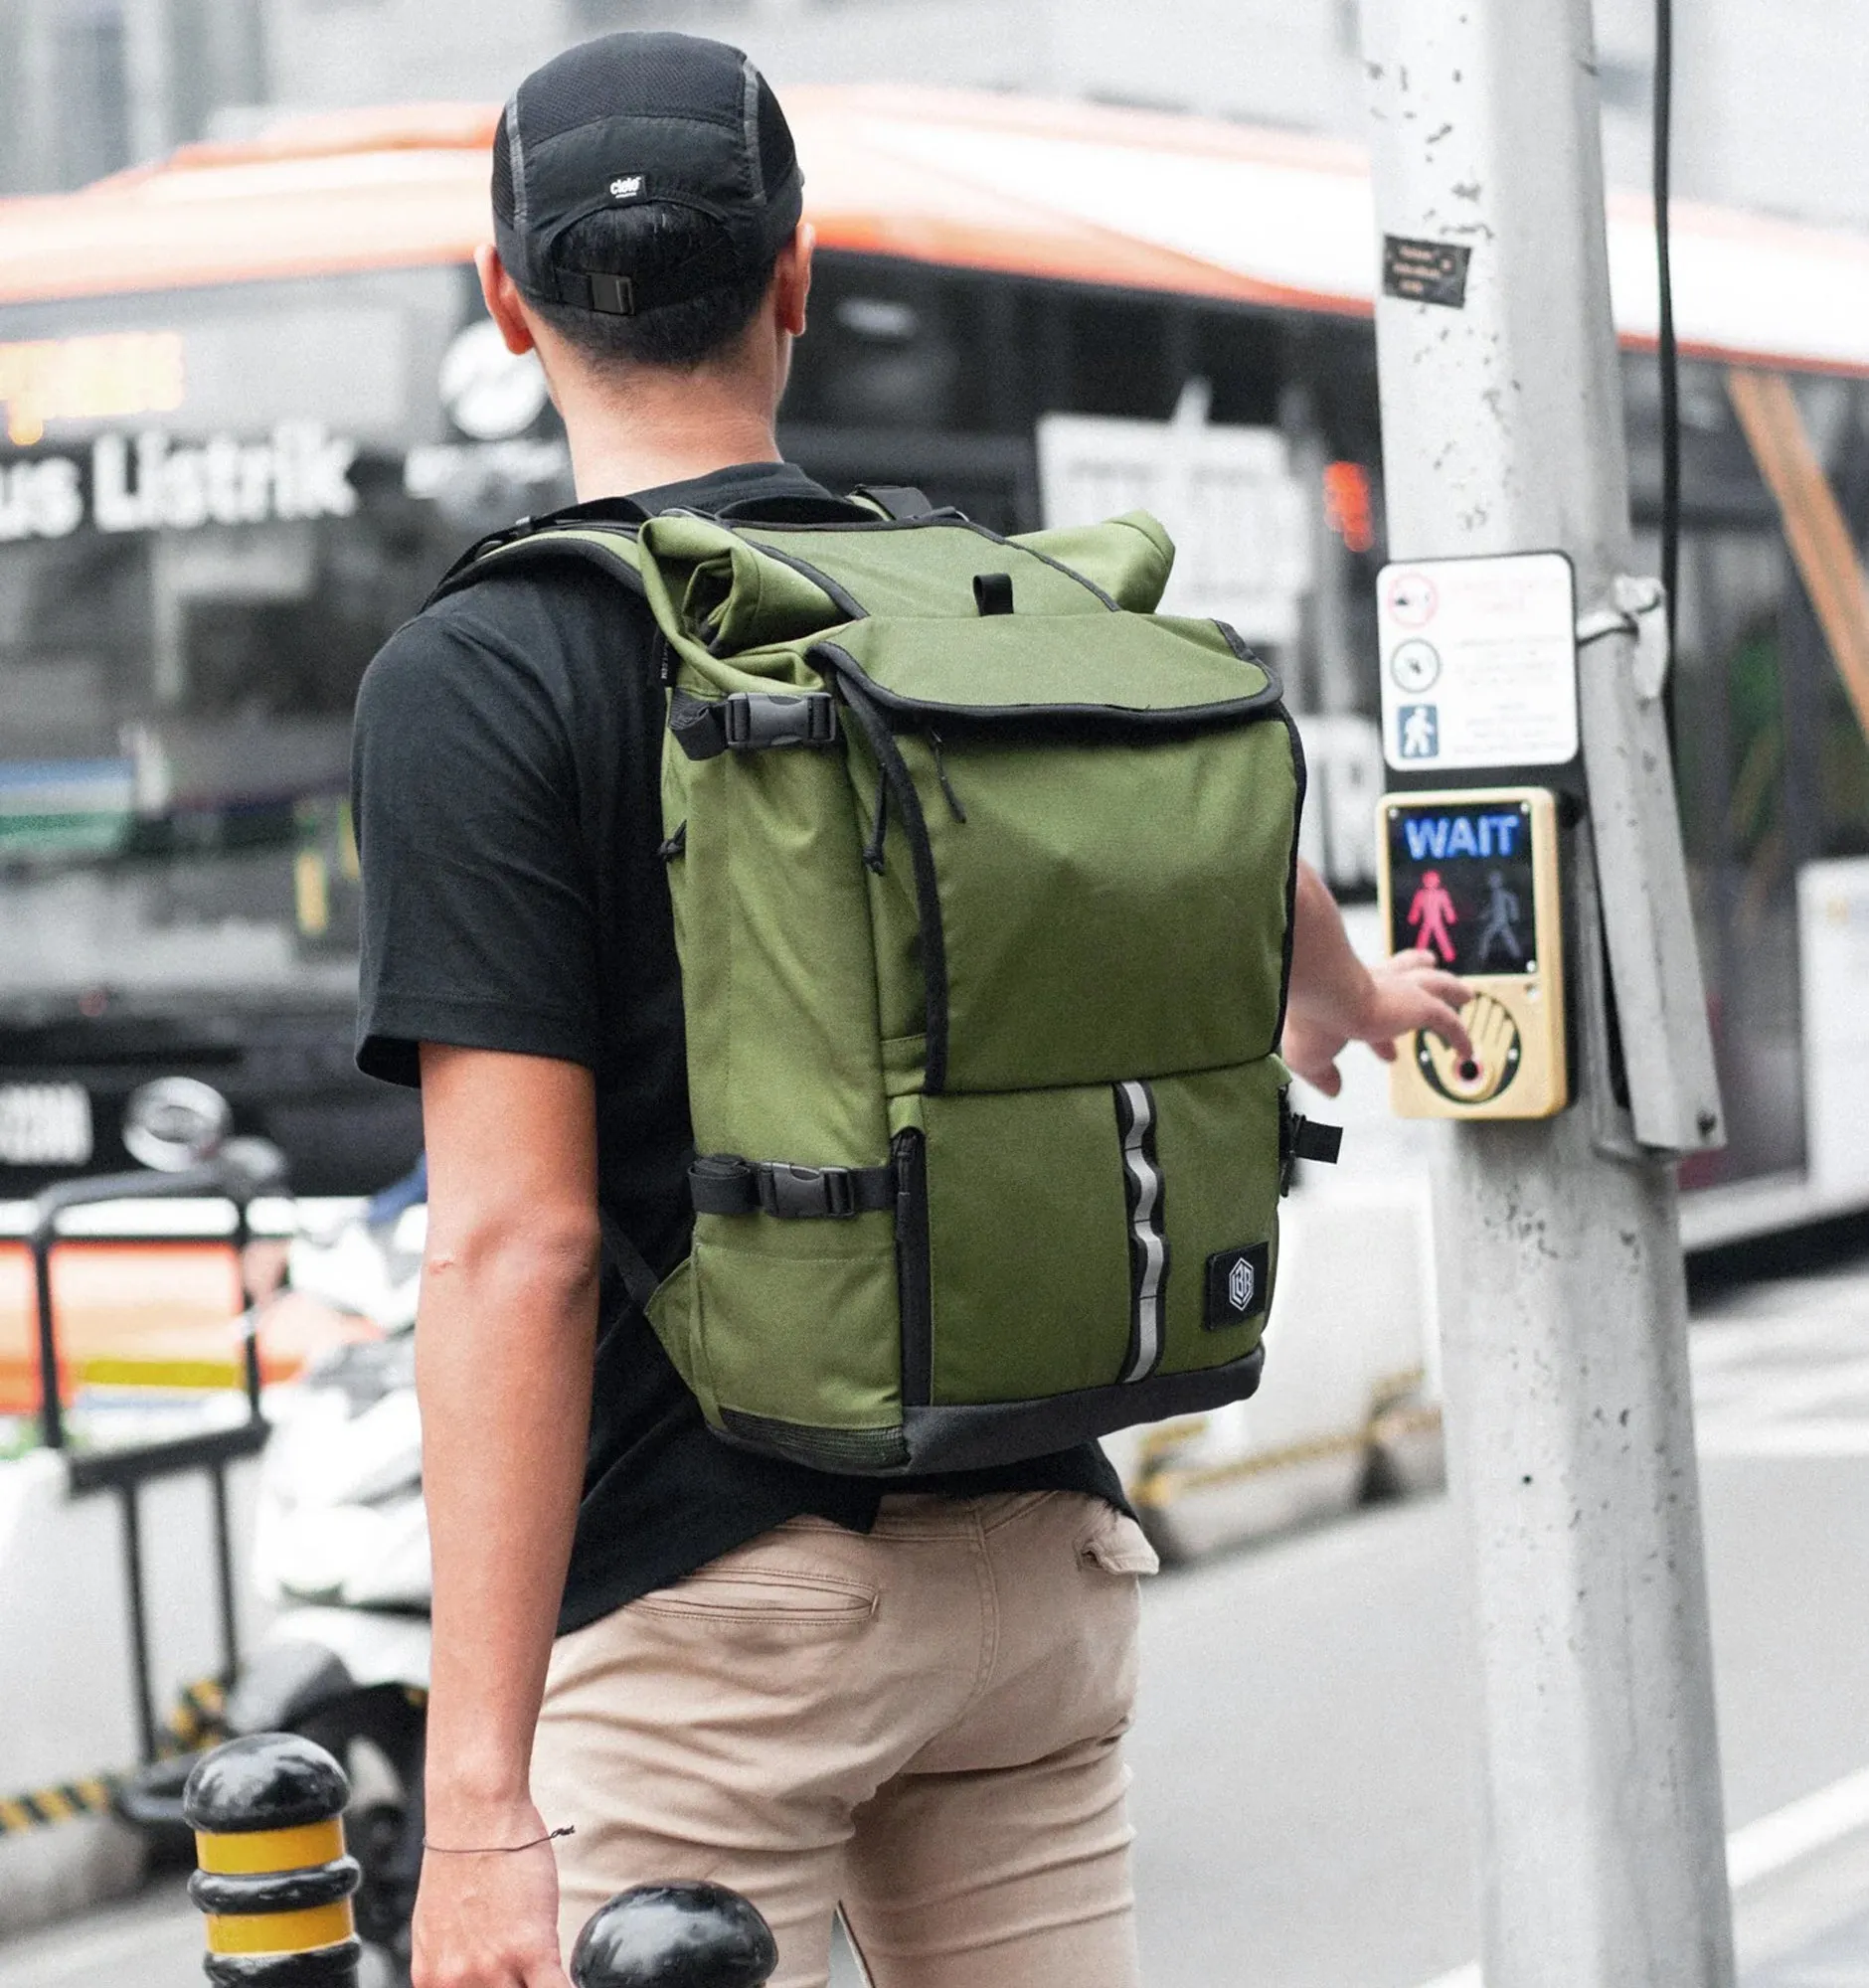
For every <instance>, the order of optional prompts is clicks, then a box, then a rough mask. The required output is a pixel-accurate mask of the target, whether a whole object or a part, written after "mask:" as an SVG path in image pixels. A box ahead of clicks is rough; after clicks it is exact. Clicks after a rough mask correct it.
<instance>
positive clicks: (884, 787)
mask: <svg viewBox="0 0 1869 1988" xmlns="http://www.w3.org/2000/svg"><path fill="white" fill-rule="evenodd" d="M888 833H889V775H888V774H887V773H885V772H884V771H883V770H882V769H881V767H878V769H877V776H876V827H875V829H874V830H873V832H872V833H871V836H870V840H869V843H868V845H867V846H866V847H865V849H864V851H863V867H864V868H865V869H866V870H869V871H872V872H873V873H874V874H875V875H876V876H878V877H880V876H882V874H883V872H884V871H885V870H886V869H887V868H888V865H887V863H886V862H885V860H884V857H883V838H884V836H886V835H887V834H888Z"/></svg>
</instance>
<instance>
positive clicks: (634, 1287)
mask: <svg viewBox="0 0 1869 1988" xmlns="http://www.w3.org/2000/svg"><path fill="white" fill-rule="evenodd" d="M597 1221H598V1224H599V1225H600V1227H601V1228H602V1231H603V1258H604V1261H605V1262H607V1263H608V1264H609V1265H610V1267H611V1268H612V1269H614V1270H615V1272H616V1274H617V1275H618V1276H619V1277H620V1278H621V1279H622V1280H623V1289H624V1290H625V1291H627V1292H628V1293H629V1302H630V1303H631V1304H632V1305H634V1306H635V1307H636V1309H637V1310H638V1311H642V1310H644V1309H646V1307H647V1305H648V1302H649V1300H650V1299H651V1298H652V1297H653V1296H654V1295H655V1291H656V1286H657V1285H658V1284H660V1283H661V1281H662V1280H661V1278H660V1277H658V1276H657V1275H656V1274H655V1272H654V1271H653V1270H652V1269H651V1268H650V1267H649V1259H648V1258H647V1257H646V1256H645V1255H644V1254H643V1253H642V1251H641V1250H640V1249H638V1248H637V1247H636V1245H635V1244H634V1243H632V1242H630V1240H629V1238H628V1237H627V1236H625V1235H624V1234H623V1226H622V1224H621V1223H620V1222H618V1221H617V1219H616V1218H615V1216H613V1215H612V1214H611V1213H610V1212H609V1210H608V1209H607V1208H600V1209H598V1211H597Z"/></svg>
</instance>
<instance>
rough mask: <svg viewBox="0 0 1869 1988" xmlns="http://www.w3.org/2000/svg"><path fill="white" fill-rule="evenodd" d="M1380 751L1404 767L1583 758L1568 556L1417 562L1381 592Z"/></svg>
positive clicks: (1387, 578) (1456, 768) (1393, 574)
mask: <svg viewBox="0 0 1869 1988" xmlns="http://www.w3.org/2000/svg"><path fill="white" fill-rule="evenodd" d="M1377 603H1378V623H1379V630H1380V637H1381V646H1382V661H1383V667H1382V716H1383V727H1382V731H1383V749H1384V751H1385V753H1386V755H1387V757H1388V761H1389V763H1390V765H1392V766H1394V767H1396V768H1397V769H1398V770H1401V771H1405V772H1437V773H1439V772H1463V771H1470V770H1473V769H1475V768H1485V767H1503V766H1564V765H1568V764H1569V763H1570V762H1571V761H1572V760H1573V759H1575V758H1576V757H1577V752H1578V729H1577V609H1576V588H1575V584H1574V582H1573V579H1572V574H1571V563H1570V561H1569V560H1568V559H1566V558H1565V556H1564V555H1563V554H1562V553H1514V554H1511V555H1509V556H1506V557H1502V558H1497V559H1457V560H1418V561H1416V562H1414V563H1413V564H1412V565H1406V566H1391V567H1388V568H1385V569H1384V572H1383V576H1382V581H1381V584H1380V586H1379V588H1378V592H1377Z"/></svg>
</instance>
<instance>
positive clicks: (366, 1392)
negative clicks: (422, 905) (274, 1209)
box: [119, 1182, 432, 1988]
mask: <svg viewBox="0 0 1869 1988" xmlns="http://www.w3.org/2000/svg"><path fill="white" fill-rule="evenodd" d="M411 1186H413V1187H416V1188H417V1189H420V1187H421V1183H415V1182H412V1183H411V1184H406V1185H405V1186H404V1187H403V1189H402V1190H400V1191H399V1190H391V1191H389V1193H388V1194H386V1195H385V1196H380V1197H379V1198H378V1200H377V1201H376V1202H375V1203H373V1204H372V1205H371V1207H370V1208H369V1209H367V1210H366V1211H365V1213H364V1214H363V1216H362V1217H361V1218H358V1219H355V1220H352V1221H349V1222H346V1223H344V1224H342V1225H340V1226H339V1227H338V1228H337V1229H335V1230H334V1231H332V1232H331V1233H329V1234H326V1235H323V1236H315V1237H314V1236H300V1237H298V1238H296V1239H295V1240H294V1241H293V1243H292V1244H291V1247H290V1250H289V1253H288V1272H287V1281H288V1285H289V1291H290V1299H291V1301H292V1302H294V1303H298V1304H301V1305H302V1304H304V1303H306V1302H308V1301H309V1302H316V1303H321V1304H323V1305H326V1306H329V1307H330V1308H331V1309H333V1310H334V1311H338V1312H342V1313H346V1314H348V1315H350V1316H351V1317H353V1318H364V1319H368V1320H370V1321H371V1322H372V1323H373V1324H374V1325H375V1326H376V1327H378V1328H380V1331H381V1336H379V1337H375V1338H371V1339H361V1340H357V1341H354V1342H353V1343H350V1344H346V1345H342V1346H339V1347H337V1348H336V1349H335V1350H333V1351H330V1352H327V1353H325V1354H324V1355H322V1356H321V1357H320V1358H319V1359H317V1360H316V1361H315V1362H314V1363H313V1364H312V1365H311V1366H310V1367H309V1368H308V1369H307V1371H306V1372H305V1374H304V1375H303V1377H302V1378H301V1379H300V1380H299V1381H298V1382H296V1383H294V1384H292V1385H291V1386H289V1387H283V1388H276V1389H273V1390H270V1391H269V1392H268V1394H267V1397H266V1403H265V1407H266V1412H267V1415H268V1418H269V1419H270V1421H271V1423H272V1433H271V1436H270V1439H269V1440H268V1442H267V1445H266V1449H265V1452H264V1455H263V1457H262V1458H261V1462H260V1477H259V1490H258V1509H257V1515H256V1519H255V1532H254V1541H253V1559H252V1568H253V1573H252V1578H253V1583H254V1587H255V1591H256V1593H257V1595H258V1596H259V1598H260V1600H261V1601H262V1602H263V1603H264V1604H265V1605H266V1606H267V1607H268V1608H270V1609H273V1610H276V1611H277V1612H276V1613H275V1614H274V1615H273V1617H272V1620H271V1622H270V1625H269V1626H268V1627H267V1629H266V1630H265V1632H264V1634H263V1635H262V1637H261V1639H260V1640H259V1642H258V1643H257V1645H256V1646H255V1648H254V1650H253V1651H252V1653H251V1655H250V1656H249V1657H248V1658H247V1660H246V1662H245V1663H244V1664H243V1666H242V1669H241V1672H240V1675H239V1676H238V1677H237V1678H236V1679H235V1680H234V1681H233V1685H232V1688H231V1690H230V1691H229V1693H228V1697H227V1703H226V1712H225V1718H224V1727H225V1733H226V1735H227V1736H229V1737H240V1736H242V1735H245V1734H251V1733H277V1732H292V1733H299V1734H303V1735H304V1736H305V1737H306V1738H307V1739H310V1740H316V1741H317V1742H318V1743H319V1744H320V1745H321V1746H323V1747H325V1748H326V1749H327V1750H328V1751H329V1752H331V1753H332V1754H334V1755H335V1756H336V1757H337V1758H338V1759H339V1760H340V1761H341V1762H342V1763H343V1764H344V1767H345V1769H346V1771H347V1772H348V1774H349V1776H350V1780H351V1789H352V1797H351V1805H350V1808H349V1809H348V1811H347V1812H346V1816H345V1830H346V1836H347V1838H348V1842H349V1847H350V1851H351V1854H352V1855H353V1856H354V1857H356V1858H357V1860H358V1862H359V1863H360V1864H361V1865H362V1867H363V1882H362V1885H361V1888H360V1890H359V1891H358V1894H357V1897H356V1901H355V1905H356V1915H357V1930H358V1934H359V1936H360V1937H361V1938H362V1939H363V1941H364V1942H365V1953H366V1958H365V1971H364V1981H365V1983H366V1984H367V1985H368V1988H403V1984H406V1983H407V1981H408V1978H409V1974H408V1969H409V1923H410V1916H411V1913H412V1911H413V1909H414V1905H415V1894H416V1884H417V1880H418V1877H419V1875H420V1871H421V1862H422V1833H423V1798H422V1768H423V1745H424V1740H425V1725H426V1702H427V1687H428V1661H429V1642H430V1637H429V1622H428V1615H429V1606H430V1600H431V1594H432V1587H431V1581H430V1574H429V1562H428V1528H427V1515H426V1512H425V1508H424V1506H423V1500H422V1429H421V1422H420V1418H419V1415H418V1412H417V1407H416V1375H415V1332H414V1324H415V1310H416V1293H417V1289H418V1286H419V1281H420V1273H421V1261H422V1242H423V1236H424V1233H425V1222H426V1207H425V1201H422V1200H418V1199H416V1198H415V1196H414V1194H413V1193H411V1192H409V1188H410V1187H411ZM195 1757H197V1756H195V1755H189V1756H186V1757H184V1758H181V1759H176V1760H172V1761H167V1762H163V1763H161V1764H160V1765H158V1766H157V1767H154V1768H151V1769H148V1770H146V1771H145V1772H144V1773H143V1774H142V1775H139V1776H138V1777H137V1779H136V1781H135V1782H134V1783H132V1785H131V1786H130V1787H129V1788H128V1789H127V1790H126V1791H125V1793H124V1794H123V1796H122V1797H121V1798H120V1800H119V1808H120V1810H121V1812H122V1813H123V1814H124V1815H125V1816H126V1817H127V1818H128V1819H129V1820H131V1821H132V1822H135V1823H137V1824H139V1825H141V1826H142V1827H144V1828H148V1829H170V1828H173V1827H175V1826H177V1825H178V1824H179V1822H180V1802H181V1790H182V1785H183V1783H184V1782H185V1781H186V1779H187V1774H188V1770H189V1768H190V1766H192V1764H193V1761H194V1758H195Z"/></svg>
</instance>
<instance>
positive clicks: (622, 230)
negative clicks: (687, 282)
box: [528, 201, 778, 370]
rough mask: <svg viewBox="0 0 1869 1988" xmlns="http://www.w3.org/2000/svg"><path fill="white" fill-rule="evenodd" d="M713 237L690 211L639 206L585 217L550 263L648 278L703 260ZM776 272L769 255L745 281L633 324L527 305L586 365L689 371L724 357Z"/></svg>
mask: <svg viewBox="0 0 1869 1988" xmlns="http://www.w3.org/2000/svg"><path fill="white" fill-rule="evenodd" d="M719 233H720V231H719V229H718V228H716V226H715V224H714V223H713V222H711V221H710V220H708V218H707V217H706V216H705V215H702V214H697V213H696V212H695V211H694V209H693V208H690V207H676V206H674V205H673V204H672V203H671V202H667V201H654V202H645V203H643V204H642V205H641V206H639V207H625V208H611V209H605V210H604V211H602V212H600V213H597V214H593V215H588V216H587V217H586V218H585V219H584V220H583V221H581V222H579V223H577V224H576V226H574V227H572V228H570V229H568V230H567V231H566V233H565V234H564V236H563V237H562V238H561V240H560V241H559V243H558V245H557V252H556V254H555V255H554V257H553V259H554V260H555V261H557V262H560V263H562V264H563V265H564V266H566V267H567V268H573V269H629V270H633V271H636V272H638V273H639V274H641V275H644V276H652V275H658V274H660V273H661V272H662V271H663V270H665V269H670V268H673V267H675V266H676V264H678V263H682V262H686V261H688V260H690V259H691V258H692V257H693V256H695V255H698V254H704V253H705V252H706V251H707V249H708V248H709V246H710V244H711V243H712V242H713V240H714V239H715V238H716V237H717V236H718V235H719ZM777 266H778V257H777V256H776V255H774V256H773V257H772V259H771V261H770V262H768V263H767V264H766V265H765V268H764V269H761V270H758V271H756V272H755V273H754V274H753V275H751V276H743V277H741V278H740V279H739V280H738V281H734V282H729V283H726V284H724V285H722V286H721V287H720V288H718V289H713V290H704V291H703V292H702V293H701V295H700V296H698V297H690V298H689V299H688V300H687V301H686V302H685V303H678V304H662V305H659V306H658V307H657V308H656V309H654V310H645V311H639V312H638V313H637V314H636V315H635V316H634V317H618V316H616V315H615V314H614V313H613V312H610V311H594V310H580V309H579V308H578V307H577V306H576V305H575V304H562V303H558V302H556V301H554V300H551V299H548V298H544V297H532V298H530V299H528V301H529V302H530V303H531V305H532V307H533V309H534V310H536V311H537V312H538V313H539V315H540V316H541V317H542V318H544V320H545V321H546V323H547V324H549V325H550V326H551V327H552V329H553V330H554V331H556V332H557V333H558V334H559V336H560V337H561V338H563V339H564V340H565V341H566V342H567V344H569V345H573V346H575V347H576V348H577V349H578V350H579V351H580V352H582V353H584V354H585V355H586V356H587V357H588V358H592V359H598V360H601V359H622V360H627V361H631V362H633V363H634V364H636V365H639V366H671V367H680V368H683V369H686V370H692V369H693V368H695V367H698V366H704V365H706V363H707V362H708V361H709V360H710V359H713V358H716V357H717V356H718V355H719V354H721V353H722V352H724V351H725V350H726V349H727V348H728V347H729V346H730V345H732V344H733V343H734V341H735V340H736V339H738V338H739V337H740V335H741V333H742V332H744V331H745V330H746V328H747V327H748V325H750V324H751V323H752V322H753V320H754V317H755V316H756V314H757V313H758V311H759V308H760V305H761V303H762V302H763V301H764V299H765V293H766V291H767V290H769V289H770V288H771V286H772V272H773V270H774V269H776V268H777Z"/></svg>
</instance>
